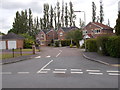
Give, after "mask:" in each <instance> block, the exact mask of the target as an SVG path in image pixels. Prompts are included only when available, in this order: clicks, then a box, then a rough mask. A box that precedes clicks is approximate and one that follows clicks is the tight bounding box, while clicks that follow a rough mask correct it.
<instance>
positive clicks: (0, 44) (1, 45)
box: [0, 41, 6, 49]
mask: <svg viewBox="0 0 120 90" xmlns="http://www.w3.org/2000/svg"><path fill="white" fill-rule="evenodd" d="M0 49H6V41H0Z"/></svg>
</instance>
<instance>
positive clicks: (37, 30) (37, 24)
mask: <svg viewBox="0 0 120 90" xmlns="http://www.w3.org/2000/svg"><path fill="white" fill-rule="evenodd" d="M38 32H39V20H38V17H37V18H34V32H33V33H34V35H36V34H38Z"/></svg>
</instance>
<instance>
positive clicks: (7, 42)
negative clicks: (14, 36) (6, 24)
mask: <svg viewBox="0 0 120 90" xmlns="http://www.w3.org/2000/svg"><path fill="white" fill-rule="evenodd" d="M6 49H8V40H6Z"/></svg>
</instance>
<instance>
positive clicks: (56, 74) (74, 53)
mask: <svg viewBox="0 0 120 90" xmlns="http://www.w3.org/2000/svg"><path fill="white" fill-rule="evenodd" d="M41 50H42V51H41V53H40V55H39V56H37V57H35V58H33V59H30V60H26V61H21V62H17V63H13V64H6V65H3V66H2V72H1V73H0V74H2V86H3V88H118V76H119V74H118V71H119V70H118V68H117V67H112V66H107V65H103V64H100V63H97V62H94V61H90V60H87V59H85V58H84V57H83V56H82V52H81V50H80V49H77V48H67V47H60V48H53V47H43V48H42V49H41Z"/></svg>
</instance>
